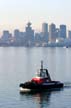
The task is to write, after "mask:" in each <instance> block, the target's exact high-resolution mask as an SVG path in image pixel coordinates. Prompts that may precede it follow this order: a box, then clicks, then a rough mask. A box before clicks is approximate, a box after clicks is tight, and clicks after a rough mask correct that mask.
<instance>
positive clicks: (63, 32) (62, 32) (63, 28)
mask: <svg viewBox="0 0 71 108" xmlns="http://www.w3.org/2000/svg"><path fill="white" fill-rule="evenodd" d="M66 37H67V36H66V25H60V38H63V39H65V38H66Z"/></svg>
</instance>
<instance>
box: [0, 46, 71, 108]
mask: <svg viewBox="0 0 71 108" xmlns="http://www.w3.org/2000/svg"><path fill="white" fill-rule="evenodd" d="M41 60H43V61H44V67H46V68H48V70H49V72H50V75H51V78H52V79H53V80H60V81H62V82H64V83H65V87H64V89H62V90H60V91H52V92H46V93H36V94H24V95H21V94H20V93H19V84H20V83H22V82H25V81H27V80H30V79H31V78H32V77H34V76H35V73H36V71H37V69H39V68H40V61H41ZM0 108H71V49H70V48H24V47H15V48H13V47H5V48H3V47H0Z"/></svg>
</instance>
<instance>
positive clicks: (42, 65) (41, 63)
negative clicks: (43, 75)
mask: <svg viewBox="0 0 71 108" xmlns="http://www.w3.org/2000/svg"><path fill="white" fill-rule="evenodd" d="M41 69H42V70H43V60H42V61H41Z"/></svg>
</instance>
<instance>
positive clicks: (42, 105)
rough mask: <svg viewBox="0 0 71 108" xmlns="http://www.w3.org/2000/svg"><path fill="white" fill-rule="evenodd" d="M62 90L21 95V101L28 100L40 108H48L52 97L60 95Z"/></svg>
mask: <svg viewBox="0 0 71 108" xmlns="http://www.w3.org/2000/svg"><path fill="white" fill-rule="evenodd" d="M62 90H63V89H57V90H54V91H47V92H36V93H35V92H31V93H20V100H21V101H24V98H27V99H29V100H33V101H34V102H36V103H37V104H38V108H47V106H49V105H50V104H51V102H50V101H51V95H52V94H54V93H58V92H60V91H62Z"/></svg>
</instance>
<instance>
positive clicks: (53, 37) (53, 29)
mask: <svg viewBox="0 0 71 108" xmlns="http://www.w3.org/2000/svg"><path fill="white" fill-rule="evenodd" d="M49 40H50V42H55V41H56V25H55V24H53V23H52V24H51V25H50V26H49Z"/></svg>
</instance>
